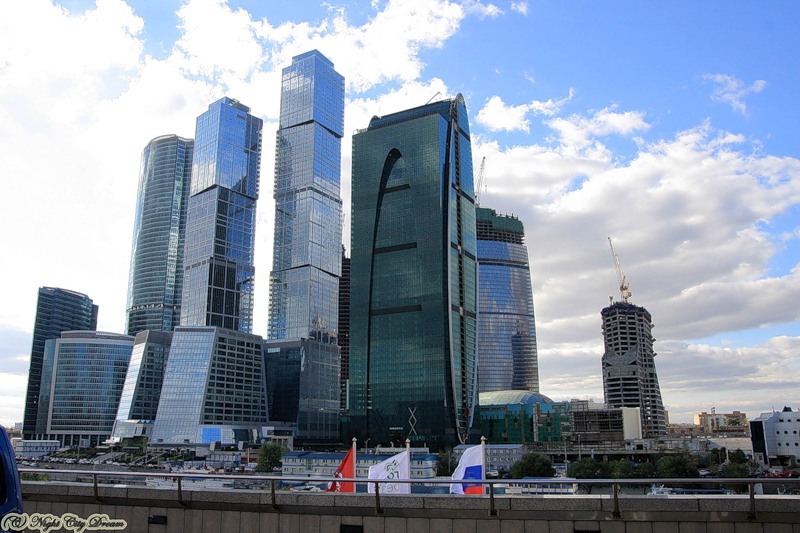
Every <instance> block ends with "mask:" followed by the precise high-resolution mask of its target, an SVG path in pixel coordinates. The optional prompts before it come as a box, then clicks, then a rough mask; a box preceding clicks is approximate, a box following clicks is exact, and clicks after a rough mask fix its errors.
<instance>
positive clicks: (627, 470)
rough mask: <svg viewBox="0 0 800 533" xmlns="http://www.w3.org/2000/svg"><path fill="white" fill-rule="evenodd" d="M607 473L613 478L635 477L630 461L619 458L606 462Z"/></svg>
mask: <svg viewBox="0 0 800 533" xmlns="http://www.w3.org/2000/svg"><path fill="white" fill-rule="evenodd" d="M608 473H609V474H610V477H612V478H614V479H633V478H634V477H636V475H635V471H634V469H633V465H631V462H630V461H625V460H620V461H612V462H610V463H608Z"/></svg>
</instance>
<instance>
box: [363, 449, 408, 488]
mask: <svg viewBox="0 0 800 533" xmlns="http://www.w3.org/2000/svg"><path fill="white" fill-rule="evenodd" d="M369 479H411V454H410V453H409V452H408V450H406V451H404V452H400V453H398V454H397V455H393V456H392V457H389V458H388V459H386V460H385V461H381V462H380V463H378V464H376V465H374V466H371V467H369ZM380 485H381V488H380V491H381V494H411V484H410V483H381V484H380ZM367 490H368V491H369V493H370V494H375V484H374V483H367Z"/></svg>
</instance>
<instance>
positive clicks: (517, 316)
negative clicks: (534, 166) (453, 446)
mask: <svg viewBox="0 0 800 533" xmlns="http://www.w3.org/2000/svg"><path fill="white" fill-rule="evenodd" d="M476 229H477V238H478V280H479V281H478V287H479V293H478V387H479V390H480V392H489V391H499V390H507V389H516V390H528V391H531V392H539V361H538V356H537V353H536V324H535V322H534V315H533V290H532V289H531V272H530V268H529V267H528V250H527V248H526V247H525V241H524V239H525V229H524V227H523V225H522V222H520V220H519V219H518V218H516V217H514V216H506V215H498V214H497V212H495V211H494V210H493V209H486V208H482V207H479V208H477V209H476Z"/></svg>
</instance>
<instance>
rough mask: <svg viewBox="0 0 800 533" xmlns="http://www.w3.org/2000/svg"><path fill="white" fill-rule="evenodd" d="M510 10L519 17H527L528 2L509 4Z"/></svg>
mask: <svg viewBox="0 0 800 533" xmlns="http://www.w3.org/2000/svg"><path fill="white" fill-rule="evenodd" d="M511 9H512V10H513V11H516V12H517V13H520V14H521V15H525V16H527V15H528V2H511Z"/></svg>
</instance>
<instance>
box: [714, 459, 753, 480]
mask: <svg viewBox="0 0 800 533" xmlns="http://www.w3.org/2000/svg"><path fill="white" fill-rule="evenodd" d="M731 455H733V454H731ZM719 475H720V477H750V467H749V466H747V464H741V463H734V462H733V461H731V462H730V463H726V464H724V465H722V468H720V469H719Z"/></svg>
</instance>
